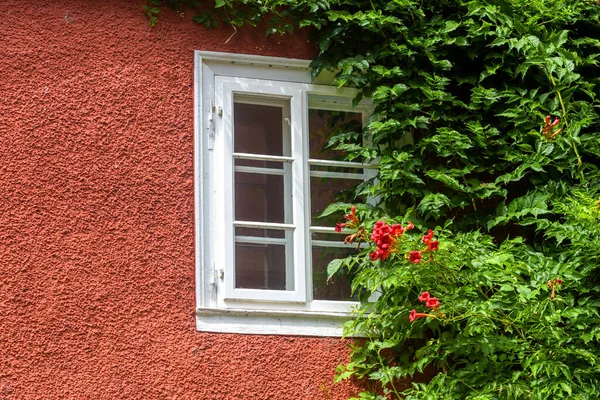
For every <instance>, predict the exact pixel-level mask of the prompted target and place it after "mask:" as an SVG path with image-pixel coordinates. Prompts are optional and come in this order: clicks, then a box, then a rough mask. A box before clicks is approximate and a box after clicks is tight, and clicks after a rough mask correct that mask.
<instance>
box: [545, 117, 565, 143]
mask: <svg viewBox="0 0 600 400" xmlns="http://www.w3.org/2000/svg"><path fill="white" fill-rule="evenodd" d="M551 119H552V118H551V117H550V116H549V115H548V116H546V119H545V120H544V127H543V128H542V135H544V136H545V137H546V138H547V139H549V140H552V139H554V138H555V137H556V135H558V134H559V133H561V132H562V128H561V129H557V130H556V131H554V128H555V127H556V125H558V124H560V119H558V118H556V119H555V120H554V121H552V122H550V120H551Z"/></svg>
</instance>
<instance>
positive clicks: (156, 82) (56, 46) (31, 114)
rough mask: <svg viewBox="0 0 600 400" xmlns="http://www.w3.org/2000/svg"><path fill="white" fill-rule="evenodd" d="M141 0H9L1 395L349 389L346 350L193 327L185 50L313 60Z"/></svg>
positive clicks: (1, 179)
mask: <svg viewBox="0 0 600 400" xmlns="http://www.w3.org/2000/svg"><path fill="white" fill-rule="evenodd" d="M142 3H143V1H142V0H140V1H137V2H136V1H115V0H104V1H101V0H87V1H86V0H62V1H58V0H56V1H54V0H47V1H43V0H30V1H26V0H4V1H3V2H2V14H3V15H2V18H0V399H121V398H122V399H343V398H347V397H348V396H350V395H351V394H352V393H353V392H354V391H355V389H354V388H353V387H351V386H350V385H348V384H342V385H333V376H334V369H335V366H336V365H337V364H338V363H340V362H343V361H344V360H346V357H347V353H348V349H347V343H345V342H342V341H341V340H339V339H333V338H303V337H269V336H242V335H225V334H205V333H200V332H197V331H196V330H195V319H194V315H195V314H194V309H195V299H194V205H193V202H194V198H193V172H194V171H193V146H194V143H193V109H192V105H193V93H192V84H193V50H195V49H201V50H212V51H228V52H240V53H253V54H262V55H273V56H287V57H296V58H310V57H311V55H312V49H311V47H310V46H309V44H308V43H307V40H306V37H304V36H296V37H295V38H294V39H292V38H290V37H286V38H283V39H282V38H280V37H275V36H274V37H270V38H268V39H266V38H265V37H264V31H263V30H253V29H241V30H239V31H238V33H237V34H236V35H235V36H234V37H233V38H232V39H231V40H230V41H229V43H228V44H225V41H226V40H227V38H228V37H229V36H230V35H231V32H232V31H231V29H230V28H223V29H220V30H217V31H211V30H206V29H204V28H202V27H198V26H196V25H194V24H193V23H191V22H190V20H189V17H190V15H187V16H181V15H179V14H176V13H173V12H170V11H164V12H162V13H161V15H160V19H159V22H158V25H157V26H155V27H154V28H149V27H148V26H147V21H146V20H145V16H144V15H143V13H142V10H141V8H140V7H141V4H142Z"/></svg>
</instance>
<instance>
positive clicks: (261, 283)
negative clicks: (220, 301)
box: [235, 227, 294, 290]
mask: <svg viewBox="0 0 600 400" xmlns="http://www.w3.org/2000/svg"><path fill="white" fill-rule="evenodd" d="M285 236H286V232H285V231H283V230H277V229H264V228H246V227H236V228H235V287H236V288H240V289H269V290H293V289H294V287H293V286H294V285H293V283H292V282H291V281H290V279H292V277H291V276H287V271H286V251H288V252H289V251H291V246H292V244H291V243H292V242H291V241H287V240H286V238H285Z"/></svg>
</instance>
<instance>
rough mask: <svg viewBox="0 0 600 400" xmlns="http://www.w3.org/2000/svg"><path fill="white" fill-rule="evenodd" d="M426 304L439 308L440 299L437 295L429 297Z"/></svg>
mask: <svg viewBox="0 0 600 400" xmlns="http://www.w3.org/2000/svg"><path fill="white" fill-rule="evenodd" d="M425 306H427V308H438V307H439V306H440V301H439V300H438V299H437V297H430V298H428V299H427V303H426V304H425Z"/></svg>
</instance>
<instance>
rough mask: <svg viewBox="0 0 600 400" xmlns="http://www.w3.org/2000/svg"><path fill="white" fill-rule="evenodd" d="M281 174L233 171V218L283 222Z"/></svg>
mask: <svg viewBox="0 0 600 400" xmlns="http://www.w3.org/2000/svg"><path fill="white" fill-rule="evenodd" d="M283 196H284V187H283V176H281V175H264V174H251V173H245V172H236V173H235V219H236V220H238V221H257V222H278V223H284V222H285V210H284V200H283Z"/></svg>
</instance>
